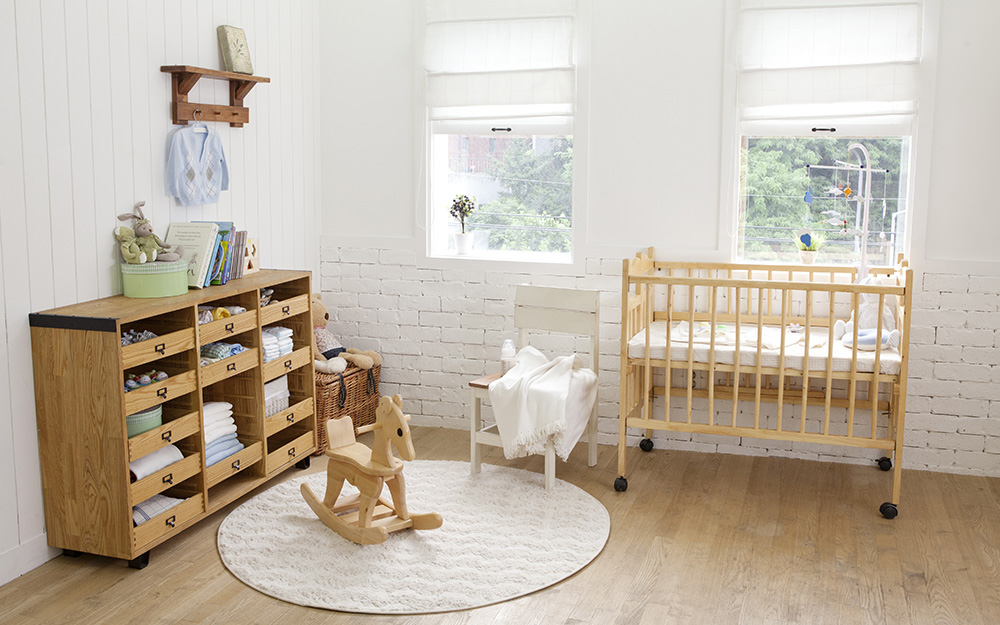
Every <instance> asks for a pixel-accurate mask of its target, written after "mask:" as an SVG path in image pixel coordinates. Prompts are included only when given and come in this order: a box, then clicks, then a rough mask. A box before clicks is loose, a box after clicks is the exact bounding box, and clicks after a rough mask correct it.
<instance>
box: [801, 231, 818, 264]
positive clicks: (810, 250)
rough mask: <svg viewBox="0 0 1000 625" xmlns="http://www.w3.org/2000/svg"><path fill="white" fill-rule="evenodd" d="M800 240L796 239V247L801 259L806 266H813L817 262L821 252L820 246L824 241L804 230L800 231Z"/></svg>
mask: <svg viewBox="0 0 1000 625" xmlns="http://www.w3.org/2000/svg"><path fill="white" fill-rule="evenodd" d="M797 235H798V238H796V239H795V246H796V247H797V248H799V259H801V260H802V263H803V264H805V265H811V264H813V263H815V262H816V254H817V253H818V252H819V248H820V245H822V244H823V241H822V240H821V239H820V238H819V237H816V236H815V235H813V234H812V233H811V232H809V231H808V230H807V229H805V228H803V229H802V230H799V231H798V233H797Z"/></svg>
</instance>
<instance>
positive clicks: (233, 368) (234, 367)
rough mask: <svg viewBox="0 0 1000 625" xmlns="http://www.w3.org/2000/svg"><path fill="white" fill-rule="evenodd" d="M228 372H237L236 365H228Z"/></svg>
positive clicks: (233, 363) (232, 363)
mask: <svg viewBox="0 0 1000 625" xmlns="http://www.w3.org/2000/svg"><path fill="white" fill-rule="evenodd" d="M226 371H236V363H235V362H231V363H229V364H228V365H226Z"/></svg>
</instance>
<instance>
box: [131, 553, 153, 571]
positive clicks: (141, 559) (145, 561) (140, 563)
mask: <svg viewBox="0 0 1000 625" xmlns="http://www.w3.org/2000/svg"><path fill="white" fill-rule="evenodd" d="M148 565H149V552H148V551H147V552H146V553H144V554H142V555H140V556H138V557H136V558H133V559H132V560H129V561H128V566H129V568H132V569H138V570H142V569H144V568H146V567H147V566H148Z"/></svg>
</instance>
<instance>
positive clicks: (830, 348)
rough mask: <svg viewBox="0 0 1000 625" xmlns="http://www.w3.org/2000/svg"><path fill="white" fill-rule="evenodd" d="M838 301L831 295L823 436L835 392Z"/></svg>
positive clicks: (827, 428) (826, 432)
mask: <svg viewBox="0 0 1000 625" xmlns="http://www.w3.org/2000/svg"><path fill="white" fill-rule="evenodd" d="M830 279H831V280H832V279H833V274H830ZM835 302H836V299H835V297H834V294H833V293H832V292H831V293H830V314H829V316H828V317H827V322H828V323H827V326H829V327H828V329H827V338H826V343H827V351H826V386H825V387H824V389H823V393H824V394H825V397H824V404H825V405H824V407H823V435H824V436H826V435H828V434H829V433H830V402H831V400H832V399H833V390H832V389H831V388H830V386H831V384H832V383H833V341H834V338H833V326H834V319H833V317H834V314H835V312H834V308H835V306H834V305H835Z"/></svg>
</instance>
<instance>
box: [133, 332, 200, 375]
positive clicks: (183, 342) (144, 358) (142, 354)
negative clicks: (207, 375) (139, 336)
mask: <svg viewBox="0 0 1000 625" xmlns="http://www.w3.org/2000/svg"><path fill="white" fill-rule="evenodd" d="M193 348H194V328H184V329H183V330H178V331H177V332H171V333H170V334H164V335H163V336H158V337H156V338H153V339H147V340H145V341H141V342H139V343H133V344H131V345H126V346H124V347H122V368H123V369H129V368H131V367H137V366H139V365H142V364H146V363H147V362H152V361H154V360H157V359H159V358H163V357H165V356H173V355H174V354H179V353H180V352H183V351H185V350H188V349H193Z"/></svg>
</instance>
